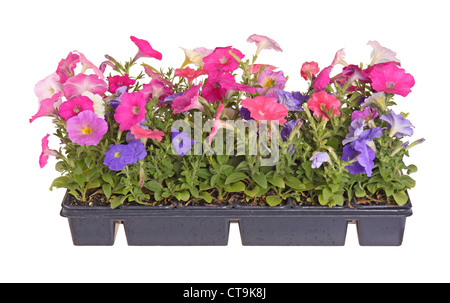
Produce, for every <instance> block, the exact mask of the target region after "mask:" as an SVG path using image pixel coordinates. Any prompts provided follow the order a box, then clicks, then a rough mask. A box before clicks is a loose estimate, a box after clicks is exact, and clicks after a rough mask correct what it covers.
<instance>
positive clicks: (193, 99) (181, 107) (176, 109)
mask: <svg viewBox="0 0 450 303" xmlns="http://www.w3.org/2000/svg"><path fill="white" fill-rule="evenodd" d="M200 87H201V84H199V85H194V86H191V88H189V89H188V90H187V91H185V92H184V93H183V94H182V95H181V96H178V97H176V98H175V99H174V100H173V102H172V109H173V113H174V114H178V113H182V112H185V111H188V110H191V109H194V108H196V109H199V110H201V111H204V110H205V109H204V107H203V105H202V104H201V103H200V101H199V99H198V94H199V91H200Z"/></svg>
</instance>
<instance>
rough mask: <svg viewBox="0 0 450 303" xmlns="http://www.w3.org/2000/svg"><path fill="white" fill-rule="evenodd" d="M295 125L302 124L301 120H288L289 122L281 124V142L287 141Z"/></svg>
mask: <svg viewBox="0 0 450 303" xmlns="http://www.w3.org/2000/svg"><path fill="white" fill-rule="evenodd" d="M297 123H302V120H301V119H298V120H290V121H288V122H286V123H284V124H283V129H282V130H281V132H280V135H281V139H283V141H287V140H288V138H289V136H290V135H291V133H292V130H293V129H294V127H295V126H296V125H297Z"/></svg>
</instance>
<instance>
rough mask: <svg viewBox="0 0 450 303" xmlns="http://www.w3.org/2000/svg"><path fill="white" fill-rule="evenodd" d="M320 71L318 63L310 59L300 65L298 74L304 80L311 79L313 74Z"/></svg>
mask: <svg viewBox="0 0 450 303" xmlns="http://www.w3.org/2000/svg"><path fill="white" fill-rule="evenodd" d="M319 71H320V68H319V64H318V63H317V62H314V61H311V62H305V63H303V65H302V68H301V70H300V75H301V76H302V77H303V79H305V80H306V81H308V79H309V80H312V78H313V76H315V75H317V73H318V72H319Z"/></svg>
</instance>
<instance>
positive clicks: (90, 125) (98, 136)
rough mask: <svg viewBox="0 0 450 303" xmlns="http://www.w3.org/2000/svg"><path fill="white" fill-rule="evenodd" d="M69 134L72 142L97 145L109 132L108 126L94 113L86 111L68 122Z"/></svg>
mask: <svg viewBox="0 0 450 303" xmlns="http://www.w3.org/2000/svg"><path fill="white" fill-rule="evenodd" d="M67 132H68V133H69V138H70V140H72V142H75V143H78V144H80V145H97V144H98V143H99V142H100V141H101V140H102V139H103V136H104V135H105V134H106V133H107V132H108V124H107V123H106V121H105V120H103V119H101V118H99V117H98V116H97V114H95V113H94V112H92V111H90V110H85V111H82V112H81V113H79V114H78V115H77V116H75V117H72V118H70V119H69V120H67Z"/></svg>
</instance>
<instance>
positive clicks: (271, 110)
mask: <svg viewBox="0 0 450 303" xmlns="http://www.w3.org/2000/svg"><path fill="white" fill-rule="evenodd" d="M241 105H242V107H244V108H246V109H248V110H249V111H250V116H251V117H252V118H253V119H255V120H258V121H273V122H275V123H277V124H279V125H283V124H284V123H286V119H285V118H286V116H287V114H288V113H289V110H288V109H287V107H286V106H285V105H283V104H280V103H278V101H277V99H276V98H272V97H265V96H258V97H256V98H253V99H252V98H247V99H244V100H242V102H241Z"/></svg>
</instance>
